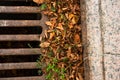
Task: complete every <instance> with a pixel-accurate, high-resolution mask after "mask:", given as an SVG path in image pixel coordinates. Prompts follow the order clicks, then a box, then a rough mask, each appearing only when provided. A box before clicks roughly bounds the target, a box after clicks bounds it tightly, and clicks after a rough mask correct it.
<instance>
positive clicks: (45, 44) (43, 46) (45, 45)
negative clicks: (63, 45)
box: [40, 42, 50, 48]
mask: <svg viewBox="0 0 120 80" xmlns="http://www.w3.org/2000/svg"><path fill="white" fill-rule="evenodd" d="M48 46H50V43H49V42H43V43H41V44H40V47H42V48H45V47H48Z"/></svg>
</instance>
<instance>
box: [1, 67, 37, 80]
mask: <svg viewBox="0 0 120 80" xmlns="http://www.w3.org/2000/svg"><path fill="white" fill-rule="evenodd" d="M37 71H38V69H32V70H31V69H21V70H17V69H16V70H6V71H4V70H1V71H0V77H1V78H10V77H23V76H24V77H30V76H31V75H32V76H38V74H37ZM5 74H6V75H5ZM23 74H24V75H23ZM1 80H2V79H1ZM26 80H27V79H26Z"/></svg>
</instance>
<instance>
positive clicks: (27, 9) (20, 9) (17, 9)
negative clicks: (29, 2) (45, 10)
mask: <svg viewBox="0 0 120 80" xmlns="http://www.w3.org/2000/svg"><path fill="white" fill-rule="evenodd" d="M40 11H41V10H40V9H39V7H33V6H0V13H40Z"/></svg>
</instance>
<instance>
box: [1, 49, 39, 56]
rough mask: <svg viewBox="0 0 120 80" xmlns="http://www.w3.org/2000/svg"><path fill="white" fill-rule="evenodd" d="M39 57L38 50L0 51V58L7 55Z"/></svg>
mask: <svg viewBox="0 0 120 80" xmlns="http://www.w3.org/2000/svg"><path fill="white" fill-rule="evenodd" d="M38 54H39V55H40V54H41V49H40V48H24V49H21V48H20V49H0V56H8V55H38Z"/></svg>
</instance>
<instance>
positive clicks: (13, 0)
mask: <svg viewBox="0 0 120 80" xmlns="http://www.w3.org/2000/svg"><path fill="white" fill-rule="evenodd" d="M0 5H2V6H11V5H12V6H37V4H35V3H33V2H32V0H2V1H0Z"/></svg>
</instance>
